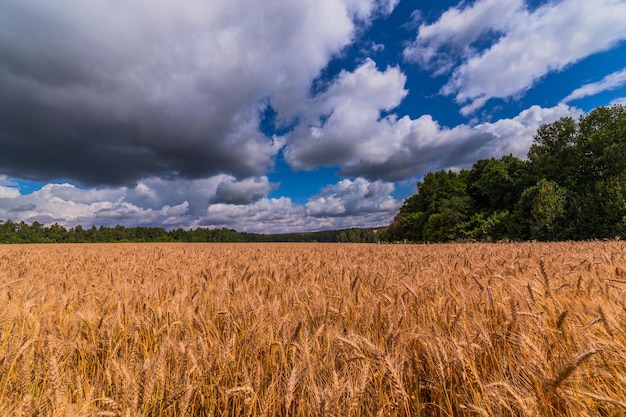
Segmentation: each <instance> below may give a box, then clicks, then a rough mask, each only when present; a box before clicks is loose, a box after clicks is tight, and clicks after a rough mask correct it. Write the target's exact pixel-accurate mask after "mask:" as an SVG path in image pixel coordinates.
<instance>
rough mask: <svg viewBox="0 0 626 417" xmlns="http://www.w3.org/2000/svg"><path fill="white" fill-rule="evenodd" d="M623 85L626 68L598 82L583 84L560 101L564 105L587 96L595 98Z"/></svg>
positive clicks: (625, 78)
mask: <svg viewBox="0 0 626 417" xmlns="http://www.w3.org/2000/svg"><path fill="white" fill-rule="evenodd" d="M625 84H626V68H624V69H623V70H621V71H617V72H614V73H612V74H609V75H607V76H606V77H604V78H603V79H602V80H600V81H598V82H595V83H589V84H585V85H583V86H582V87H580V88H577V89H576V90H574V91H572V92H571V93H570V94H569V95H568V96H567V97H565V98H564V99H563V100H562V101H563V102H564V103H569V102H570V101H573V100H578V99H581V98H585V97H589V96H595V95H596V94H599V93H602V92H604V91H610V90H616V89H618V88H621V87H622V86H624V85H625Z"/></svg>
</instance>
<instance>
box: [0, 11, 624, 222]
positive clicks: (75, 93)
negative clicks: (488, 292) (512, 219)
mask: <svg viewBox="0 0 626 417" xmlns="http://www.w3.org/2000/svg"><path fill="white" fill-rule="evenodd" d="M614 104H626V1H625V0H594V1H593V2H591V1H588V0H559V1H555V0H547V1H546V0H543V1H541V0H532V1H530V0H529V1H523V0H475V1H469V0H468V1H460V2H459V1H447V0H430V1H428V0H422V1H416V0H211V1H207V0H185V1H180V0H159V1H155V0H126V1H123V2H114V1H110V0H90V1H84V0H50V1H40V0H0V220H5V221H6V220H9V219H10V220H13V221H26V222H28V223H32V222H34V221H38V222H40V223H44V224H48V225H49V224H52V223H55V222H56V223H59V224H61V225H63V226H65V227H68V228H70V227H74V226H76V225H82V226H83V227H91V226H92V225H95V226H97V227H99V226H102V225H103V226H115V225H118V224H120V225H124V226H127V227H132V226H158V227H164V228H166V229H168V230H170V229H175V228H179V227H182V228H187V229H188V228H198V227H209V228H221V227H227V228H233V229H236V230H238V231H250V232H261V233H280V232H299V231H313V230H325V229H341V228H348V227H375V226H384V225H388V224H389V222H390V221H391V219H392V218H393V217H394V215H395V214H396V213H397V211H398V209H399V208H400V206H401V205H402V202H403V200H404V199H405V198H407V197H409V196H410V195H412V194H414V193H415V192H416V184H417V182H418V181H419V180H420V178H422V177H423V175H425V174H426V173H428V172H431V171H438V170H448V169H453V170H460V169H467V168H471V167H472V165H473V164H474V163H475V162H476V161H477V160H479V159H483V158H490V157H496V158H499V157H501V156H503V155H508V154H513V155H514V156H517V157H519V158H525V157H526V154H527V152H528V149H529V147H530V145H531V144H532V142H533V136H534V135H535V133H536V130H537V128H538V127H539V126H541V125H542V124H545V123H551V122H553V121H555V120H557V119H559V118H561V117H564V116H571V117H574V118H578V117H580V116H581V115H582V114H584V113H586V112H589V111H590V110H592V109H593V108H595V107H597V106H610V105H614Z"/></svg>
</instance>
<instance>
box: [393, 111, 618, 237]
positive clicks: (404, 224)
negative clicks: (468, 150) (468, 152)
mask: <svg viewBox="0 0 626 417" xmlns="http://www.w3.org/2000/svg"><path fill="white" fill-rule="evenodd" d="M417 188H418V192H417V193H416V194H415V195H413V196H411V197H409V198H408V199H406V200H405V201H404V204H403V205H402V207H401V209H400V211H399V213H398V214H397V215H396V216H395V218H394V220H393V221H392V223H391V225H390V228H389V232H388V233H389V238H390V239H392V240H401V239H406V240H410V241H416V242H421V241H425V242H445V241H453V240H470V241H471V240H479V241H499V240H507V239H511V240H542V241H552V240H585V239H606V238H615V237H617V236H620V235H622V236H623V234H624V233H626V107H624V106H623V105H614V106H611V107H598V108H596V109H594V110H592V111H591V112H589V113H588V114H587V115H583V116H581V117H580V119H579V120H574V119H573V118H571V117H563V118H561V119H559V120H557V121H555V122H553V123H550V124H545V125H542V126H541V127H540V128H539V129H538V130H537V133H536V135H535V137H534V141H533V144H532V145H531V147H530V150H529V151H528V155H527V159H525V160H521V159H518V158H516V157H514V156H512V155H507V156H503V157H501V158H499V159H496V158H490V159H481V160H479V161H477V162H476V163H475V164H474V165H473V166H472V168H471V169H469V170H462V171H460V172H454V171H439V172H431V173H428V174H427V175H426V176H424V178H423V179H422V180H421V181H420V182H419V183H418V185H417Z"/></svg>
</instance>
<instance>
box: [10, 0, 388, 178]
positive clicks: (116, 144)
mask: <svg viewBox="0 0 626 417" xmlns="http://www.w3.org/2000/svg"><path fill="white" fill-rule="evenodd" d="M396 4H397V0H319V1H315V2H311V1H283V0H268V1H264V2H251V1H248V0H216V1H212V2H210V3H207V2H206V1H202V0H190V1H186V2H184V4H182V3H180V2H177V1H174V0H165V1H160V2H157V3H155V2H153V1H148V0H133V1H129V2H124V3H123V4H121V5H119V4H112V3H110V2H108V1H105V0H94V1H89V2H83V1H77V0H59V1H55V2H43V3H42V2H39V1H36V0H6V1H3V2H1V3H0V147H1V148H2V153H0V166H1V167H2V171H3V173H4V174H7V175H10V176H13V177H17V178H27V179H37V180H43V181H49V180H51V179H58V178H66V179H71V180H73V181H78V182H80V183H82V184H84V185H122V184H123V185H133V184H134V183H135V182H136V181H138V180H140V179H142V178H149V177H154V176H163V177H166V178H170V179H175V178H189V179H195V178H207V177H210V176H213V175H217V174H220V173H224V174H230V175H233V176H235V177H237V178H246V177H251V176H258V175H263V174H264V173H266V172H267V171H268V170H269V169H271V166H272V164H273V158H274V156H275V155H276V153H277V152H278V150H279V149H280V148H281V146H282V144H281V143H277V142H275V141H274V140H272V138H268V137H266V136H264V135H263V134H262V133H261V132H260V131H259V123H260V114H261V113H262V112H263V110H264V108H265V106H267V104H268V103H271V105H272V106H273V107H274V108H275V109H276V110H277V111H278V112H279V113H280V114H281V117H283V118H284V119H286V120H288V119H289V118H290V117H292V116H293V109H294V108H296V107H298V106H297V105H298V103H300V102H301V99H302V98H303V97H305V96H306V95H307V94H308V91H309V88H310V83H311V81H312V80H313V79H315V77H317V76H318V74H319V72H320V70H321V69H322V68H324V67H325V66H326V65H327V63H328V62H329V60H330V59H331V57H332V56H333V55H334V54H336V53H338V52H339V51H340V50H341V49H342V48H343V47H344V46H345V45H347V44H349V43H350V42H351V41H352V38H353V36H354V32H355V29H356V27H357V25H359V24H366V23H367V21H368V20H369V19H371V18H372V17H373V16H374V15H376V14H379V13H381V14H385V13H390V11H391V10H392V9H393V7H395V5H396ZM363 22H365V23H363Z"/></svg>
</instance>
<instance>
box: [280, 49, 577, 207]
mask: <svg viewBox="0 0 626 417" xmlns="http://www.w3.org/2000/svg"><path fill="white" fill-rule="evenodd" d="M405 80H406V78H405V76H404V74H403V73H402V72H401V71H400V70H399V69H398V68H396V67H390V68H387V69H386V70H384V71H380V70H378V69H377V68H376V65H375V63H374V62H373V61H371V60H367V61H366V62H365V63H363V65H361V66H360V67H358V68H357V69H356V70H355V71H354V72H342V73H341V74H340V75H339V76H338V77H337V78H336V79H335V80H334V81H333V82H332V83H331V85H330V86H329V88H328V89H327V91H325V92H324V93H322V94H320V95H319V96H316V97H314V98H312V99H311V100H310V101H309V103H308V105H307V106H306V109H307V110H306V111H304V112H303V113H302V114H301V116H300V120H301V123H300V124H299V125H298V126H297V127H296V128H295V129H294V130H293V131H292V132H291V133H289V134H288V135H286V138H285V141H286V143H287V145H286V148H285V151H284V154H285V158H286V160H287V161H288V162H289V164H291V166H292V167H294V168H296V169H315V168H317V167H319V166H339V167H341V168H340V171H339V175H342V176H345V177H350V178H354V177H363V178H367V179H368V180H371V181H376V180H384V181H398V180H403V179H405V178H409V177H412V176H415V175H419V174H423V173H425V172H428V171H435V170H440V169H448V168H459V167H460V168H464V167H469V166H471V165H472V164H473V163H474V162H475V161H476V160H478V159H481V158H487V157H491V156H496V157H500V156H502V155H505V154H509V153H512V154H514V155H515V156H518V157H525V156H526V153H527V151H528V148H529V147H530V145H531V143H532V140H533V137H534V135H535V133H536V130H537V128H538V127H539V126H540V125H541V124H544V123H551V122H553V121H554V120H557V119H558V118H560V117H563V116H569V115H577V114H579V113H580V111H579V110H577V109H575V108H571V107H569V106H567V105H565V104H560V105H557V106H555V107H552V108H547V109H546V108H541V107H539V106H532V107H530V108H529V109H526V110H524V111H522V112H521V113H520V114H518V115H517V116H515V117H513V118H509V119H501V120H499V121H497V122H494V123H483V124H479V125H476V126H472V125H468V124H461V125H458V126H455V127H452V128H449V127H446V126H442V125H440V124H439V123H438V122H437V121H436V120H434V119H433V118H432V116H430V115H423V116H420V117H418V118H417V119H412V118H410V117H409V116H403V117H401V118H398V116H397V115H395V114H393V113H390V114H388V115H387V116H384V117H382V116H381V115H382V112H383V111H386V112H390V111H391V110H393V109H394V108H395V107H396V106H397V105H398V104H399V103H400V102H401V101H402V99H403V98H404V96H405V95H406V93H407V91H406V89H405V88H404V84H405ZM325 203H326V204H328V205H329V207H331V206H332V207H334V208H329V210H341V209H342V207H341V206H340V205H337V204H335V203H336V201H334V200H332V199H330V200H327V201H325Z"/></svg>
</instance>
